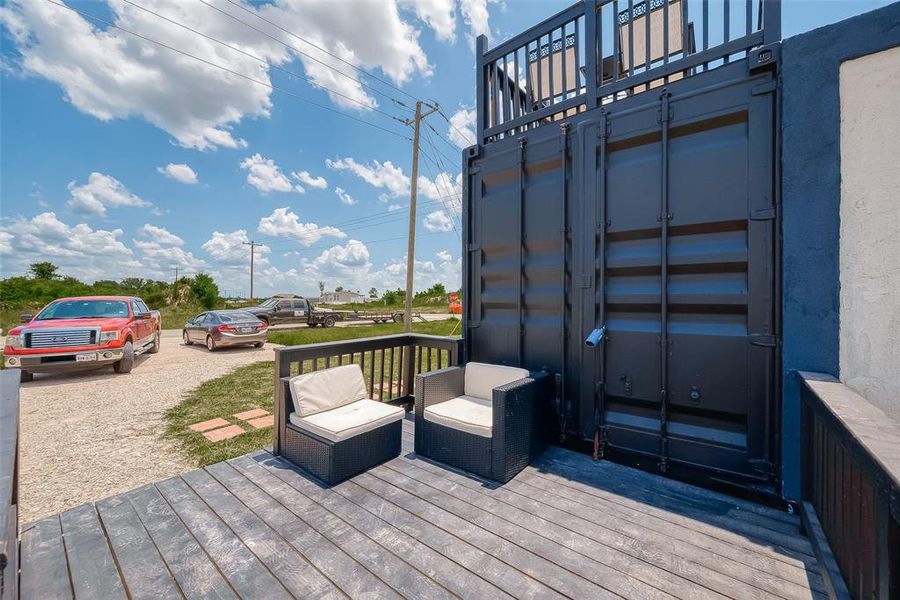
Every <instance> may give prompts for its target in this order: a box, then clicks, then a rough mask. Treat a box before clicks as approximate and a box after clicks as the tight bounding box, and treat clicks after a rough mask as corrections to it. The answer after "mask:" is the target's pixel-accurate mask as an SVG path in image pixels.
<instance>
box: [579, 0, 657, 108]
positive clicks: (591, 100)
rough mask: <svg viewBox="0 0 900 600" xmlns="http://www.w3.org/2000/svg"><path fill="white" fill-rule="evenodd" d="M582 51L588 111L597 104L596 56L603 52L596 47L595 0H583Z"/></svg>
mask: <svg viewBox="0 0 900 600" xmlns="http://www.w3.org/2000/svg"><path fill="white" fill-rule="evenodd" d="M648 1H649V0H648ZM563 44H565V42H563ZM584 49H585V50H584V78H585V92H586V96H587V97H586V98H585V101H584V102H585V105H586V106H587V109H588V110H590V109H592V108H596V107H597V103H598V102H599V98H597V88H598V86H599V82H598V81H597V60H598V59H597V55H598V54H599V53H601V52H602V51H603V49H602V48H598V47H597V0H585V2H584ZM563 51H565V50H563ZM601 60H602V59H601ZM577 76H578V75H577V74H576V77H577Z"/></svg>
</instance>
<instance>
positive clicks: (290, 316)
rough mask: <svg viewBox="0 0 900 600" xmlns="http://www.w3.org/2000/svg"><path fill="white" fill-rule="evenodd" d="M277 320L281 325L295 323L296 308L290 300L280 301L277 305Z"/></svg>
mask: <svg viewBox="0 0 900 600" xmlns="http://www.w3.org/2000/svg"><path fill="white" fill-rule="evenodd" d="M275 319H276V321H277V322H279V323H293V322H294V307H293V305H292V303H291V301H290V300H279V301H278V304H276V305H275Z"/></svg>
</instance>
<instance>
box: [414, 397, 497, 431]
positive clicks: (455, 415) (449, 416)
mask: <svg viewBox="0 0 900 600" xmlns="http://www.w3.org/2000/svg"><path fill="white" fill-rule="evenodd" d="M423 416H424V417H425V420H426V421H430V422H432V423H437V424H438V425H443V426H444V427H451V428H453V429H458V430H459V431H465V432H466V433H472V434H474V435H480V436H482V437H491V431H492V430H493V425H494V407H493V401H491V400H488V399H486V398H476V397H475V396H458V397H456V398H453V399H452V400H447V401H446V402H439V403H438V404H433V405H431V406H428V407H426V408H425V412H424V415H423Z"/></svg>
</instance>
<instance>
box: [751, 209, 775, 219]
mask: <svg viewBox="0 0 900 600" xmlns="http://www.w3.org/2000/svg"><path fill="white" fill-rule="evenodd" d="M774 218H775V207H774V206H767V207H766V208H758V209H756V210H754V211H753V212H752V213H750V220H751V221H771V220H773V219H774Z"/></svg>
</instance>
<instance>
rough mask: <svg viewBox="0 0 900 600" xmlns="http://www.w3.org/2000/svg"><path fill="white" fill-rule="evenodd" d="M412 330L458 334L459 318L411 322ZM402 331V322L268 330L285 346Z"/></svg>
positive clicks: (270, 337)
mask: <svg viewBox="0 0 900 600" xmlns="http://www.w3.org/2000/svg"><path fill="white" fill-rule="evenodd" d="M413 331H414V332H416V333H425V334H430V335H460V323H459V319H453V318H450V319H446V320H444V321H430V322H428V323H421V322H420V323H413ZM396 333H403V324H402V323H386V324H384V325H363V326H358V327H357V326H354V327H332V328H330V329H324V328H322V327H316V328H314V329H310V328H302V329H291V330H281V331H270V332H269V341H270V342H272V343H273V344H283V345H285V346H299V345H301V344H318V343H320V342H334V341H337V340H355V339H359V338H367V337H378V336H382V335H393V334H396Z"/></svg>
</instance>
